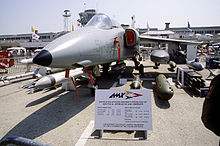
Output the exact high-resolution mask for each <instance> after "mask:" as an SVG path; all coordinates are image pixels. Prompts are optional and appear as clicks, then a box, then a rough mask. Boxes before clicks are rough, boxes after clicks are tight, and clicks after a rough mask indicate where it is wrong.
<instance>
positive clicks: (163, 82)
mask: <svg viewBox="0 0 220 146" xmlns="http://www.w3.org/2000/svg"><path fill="white" fill-rule="evenodd" d="M155 89H156V93H157V95H158V96H159V98H161V99H163V100H169V99H171V98H172V96H173V93H174V92H173V89H172V88H171V85H170V84H169V82H168V81H167V78H166V77H165V75H163V74H159V75H158V76H157V77H156V86H155Z"/></svg>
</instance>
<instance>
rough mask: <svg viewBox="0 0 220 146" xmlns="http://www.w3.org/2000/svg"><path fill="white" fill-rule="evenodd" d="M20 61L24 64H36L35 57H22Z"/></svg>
mask: <svg viewBox="0 0 220 146" xmlns="http://www.w3.org/2000/svg"><path fill="white" fill-rule="evenodd" d="M20 63H22V64H34V63H33V58H28V59H22V60H21V61H20Z"/></svg>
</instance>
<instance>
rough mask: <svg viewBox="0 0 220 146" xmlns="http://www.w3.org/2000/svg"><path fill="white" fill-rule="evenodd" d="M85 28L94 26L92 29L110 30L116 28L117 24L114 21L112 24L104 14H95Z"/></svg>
mask: <svg viewBox="0 0 220 146" xmlns="http://www.w3.org/2000/svg"><path fill="white" fill-rule="evenodd" d="M115 25H117V26H115ZM86 26H94V27H97V28H102V29H111V28H113V27H118V23H115V21H114V23H113V22H112V20H111V19H110V18H109V17H108V16H107V15H105V14H96V15H95V16H93V17H92V19H91V20H90V21H89V22H88V23H87V24H86Z"/></svg>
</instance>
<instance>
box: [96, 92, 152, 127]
mask: <svg viewBox="0 0 220 146" xmlns="http://www.w3.org/2000/svg"><path fill="white" fill-rule="evenodd" d="M95 129H98V130H144V131H145V130H152V103H151V92H150V90H149V89H144V90H139V89H138V90H131V89H128V90H127V89H126V90H102V89H98V90H96V94H95Z"/></svg>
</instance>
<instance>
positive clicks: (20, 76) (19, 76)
mask: <svg viewBox="0 0 220 146" xmlns="http://www.w3.org/2000/svg"><path fill="white" fill-rule="evenodd" d="M34 74H35V72H28V73H25V74H20V75H14V76H8V77H4V78H3V80H8V81H9V80H14V79H19V78H24V77H28V76H34Z"/></svg>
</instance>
